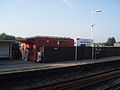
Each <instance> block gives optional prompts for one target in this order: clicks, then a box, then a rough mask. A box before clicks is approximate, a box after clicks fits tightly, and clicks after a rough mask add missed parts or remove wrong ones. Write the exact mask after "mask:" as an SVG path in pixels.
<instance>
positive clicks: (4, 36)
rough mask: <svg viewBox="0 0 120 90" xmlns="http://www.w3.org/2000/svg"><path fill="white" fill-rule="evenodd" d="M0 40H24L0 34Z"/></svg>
mask: <svg viewBox="0 0 120 90" xmlns="http://www.w3.org/2000/svg"><path fill="white" fill-rule="evenodd" d="M0 40H25V38H22V37H15V36H13V35H8V34H6V33H1V34H0Z"/></svg>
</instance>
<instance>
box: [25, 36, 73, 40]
mask: <svg viewBox="0 0 120 90" xmlns="http://www.w3.org/2000/svg"><path fill="white" fill-rule="evenodd" d="M35 38H54V39H71V38H69V37H59V36H31V37H26V39H35Z"/></svg>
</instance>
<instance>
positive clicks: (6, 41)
mask: <svg viewBox="0 0 120 90" xmlns="http://www.w3.org/2000/svg"><path fill="white" fill-rule="evenodd" d="M15 41H16V40H0V42H5V43H8V42H9V43H10V42H11V43H12V42H15Z"/></svg>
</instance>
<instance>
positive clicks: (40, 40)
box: [19, 36, 74, 61]
mask: <svg viewBox="0 0 120 90" xmlns="http://www.w3.org/2000/svg"><path fill="white" fill-rule="evenodd" d="M19 42H24V52H25V54H26V49H28V51H29V53H28V60H31V61H37V52H38V51H41V52H42V53H44V47H72V46H74V40H73V39H71V38H65V37H50V36H36V37H29V38H26V40H24V41H19Z"/></svg>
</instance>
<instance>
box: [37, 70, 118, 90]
mask: <svg viewBox="0 0 120 90" xmlns="http://www.w3.org/2000/svg"><path fill="white" fill-rule="evenodd" d="M117 77H120V70H113V71H109V72H105V73H101V74H96V75H92V76H88V77H86V78H83V79H78V80H72V81H68V82H63V83H59V84H56V85H55V84H54V85H50V86H45V87H41V88H36V89H37V90H76V89H80V90H90V88H89V87H91V90H93V89H92V86H95V85H97V84H100V83H103V82H106V81H109V80H114V79H115V78H117ZM119 86H120V83H117V84H113V85H111V86H109V87H106V88H105V89H102V90H113V89H111V88H114V87H116V89H117V90H118V89H120V87H119ZM116 89H115V90H116ZM99 90H100V89H99Z"/></svg>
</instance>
